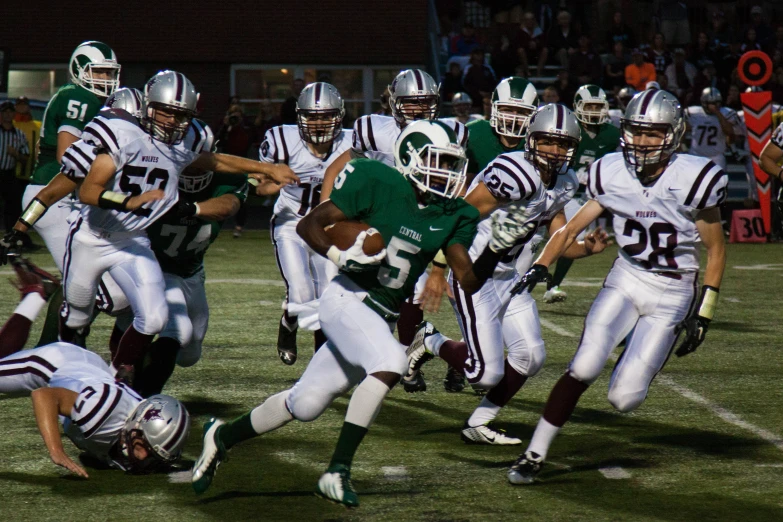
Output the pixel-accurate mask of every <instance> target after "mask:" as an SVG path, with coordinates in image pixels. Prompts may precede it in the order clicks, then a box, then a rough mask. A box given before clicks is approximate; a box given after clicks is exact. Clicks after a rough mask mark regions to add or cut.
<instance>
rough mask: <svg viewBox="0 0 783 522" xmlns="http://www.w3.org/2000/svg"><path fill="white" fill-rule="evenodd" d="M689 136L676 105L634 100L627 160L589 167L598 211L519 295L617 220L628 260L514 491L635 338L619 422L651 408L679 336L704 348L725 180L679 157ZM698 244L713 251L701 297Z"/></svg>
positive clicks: (608, 285)
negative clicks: (588, 232) (587, 235)
mask: <svg viewBox="0 0 783 522" xmlns="http://www.w3.org/2000/svg"><path fill="white" fill-rule="evenodd" d="M684 127H685V124H684V122H683V114H682V108H681V107H680V104H679V102H678V101H677V99H676V98H675V97H674V96H673V95H672V94H670V93H668V92H666V91H661V90H647V91H643V92H641V93H639V94H637V95H636V96H635V97H634V99H633V100H631V102H630V103H629V104H628V108H627V109H626V112H625V117H624V118H623V120H622V138H621V142H620V144H621V146H622V149H623V151H622V153H612V154H608V155H606V156H604V157H603V158H602V159H600V160H598V161H597V162H595V163H594V164H593V165H592V166H591V167H590V172H589V174H588V180H587V181H588V183H587V193H588V197H589V198H590V199H589V201H588V202H587V203H585V205H584V206H583V207H582V208H581V209H580V210H579V211H578V212H577V214H576V215H575V216H574V217H573V219H571V220H570V221H569V222H568V223H567V224H566V226H565V227H564V228H562V229H560V230H559V231H557V232H556V233H555V234H554V235H553V236H552V238H551V239H550V240H549V242H548V243H547V245H546V247H545V248H544V251H543V252H542V253H541V255H540V256H539V257H538V259H537V260H536V264H534V265H533V267H532V268H531V269H530V270H528V272H527V273H526V274H525V275H524V276H523V277H522V279H521V280H520V282H519V284H518V285H517V286H516V287H515V288H514V289H513V290H512V292H524V291H531V290H532V289H533V287H534V286H535V285H536V283H539V282H543V281H546V280H547V279H548V278H549V274H548V272H547V267H548V266H549V265H551V264H552V263H553V262H555V261H556V260H557V259H558V258H559V257H560V256H562V255H563V253H564V252H566V250H567V249H568V248H569V247H570V246H571V245H572V244H573V242H574V241H575V240H576V237H577V236H578V235H579V233H580V232H581V231H582V230H584V229H585V227H587V226H588V225H589V224H590V223H591V222H592V221H593V220H595V219H596V218H597V217H598V216H599V215H601V213H602V212H603V211H604V209H609V210H610V211H611V212H612V214H614V222H613V227H614V230H615V231H617V235H616V238H617V243H618V244H619V245H620V250H619V257H618V258H617V260H616V261H615V263H614V265H613V266H612V269H611V271H610V272H609V275H608V276H607V278H606V281H605V282H604V285H603V288H602V289H601V291H600V292H599V293H598V296H597V297H596V298H595V301H593V304H592V306H591V307H590V311H589V312H588V314H587V318H586V319H585V327H584V332H583V333H582V337H581V340H580V342H579V347H578V348H577V351H576V355H574V358H573V359H572V360H571V363H570V365H569V367H568V370H567V371H566V374H565V375H563V377H561V378H560V380H559V381H557V384H555V387H554V388H553V389H552V392H551V393H550V395H549V399H548V400H547V403H546V406H545V408H544V414H543V416H542V417H541V420H540V421H539V422H538V426H537V427H536V431H535V433H534V434H533V438H532V440H531V441H530V445H529V446H528V448H527V451H525V453H524V454H522V455H521V456H520V457H519V459H517V461H516V462H515V463H514V465H513V466H511V469H510V470H509V472H508V480H509V481H510V482H511V483H512V484H529V483H531V482H533V481H534V480H535V477H536V475H537V474H538V473H539V472H540V471H541V467H542V465H543V462H544V460H545V459H546V456H547V452H548V451H549V446H550V445H551V444H552V442H553V441H554V438H555V436H556V435H557V433H558V431H560V428H562V427H563V425H564V424H565V423H566V421H567V420H568V419H569V418H570V417H571V414H572V413H573V411H574V408H576V404H577V402H578V401H579V398H580V397H581V395H582V393H584V392H585V390H587V388H588V386H590V384H592V383H593V382H595V380H596V379H597V378H598V376H599V375H600V374H601V370H602V369H603V367H604V365H605V364H606V361H607V360H608V359H609V356H610V355H611V354H612V351H613V350H614V349H615V348H616V347H617V345H618V344H619V343H620V341H621V340H622V339H625V338H626V337H627V336H628V334H629V333H631V332H633V333H632V334H631V335H630V338H629V339H628V341H627V344H626V346H625V350H624V351H623V353H622V355H621V356H620V358H619V360H618V361H617V364H616V365H615V367H614V370H613V371H612V377H611V380H610V382H609V402H610V403H611V404H612V406H614V407H615V408H616V409H617V410H619V411H621V412H629V411H632V410H634V409H636V408H638V407H639V406H640V405H641V404H642V402H644V400H645V398H646V397H647V392H648V390H649V387H650V384H651V383H652V380H653V379H654V378H655V376H656V375H657V374H658V372H660V371H661V369H662V368H663V366H664V364H666V361H667V360H668V359H669V356H670V355H671V353H672V350H673V349H674V345H675V342H676V341H677V337H678V336H679V334H680V333H682V332H684V333H685V341H684V342H683V343H682V344H681V345H680V347H679V348H678V349H677V352H676V354H677V356H683V355H686V354H688V353H691V352H692V351H694V350H695V349H696V348H697V347H698V346H699V345H700V344H701V343H702V342H703V341H704V337H705V335H706V333H707V328H708V326H709V324H710V321H711V320H712V317H713V313H714V311H715V306H716V304H717V301H718V288H719V287H720V283H721V279H722V277H723V270H724V268H725V264H726V252H725V246H724V238H723V227H722V226H721V221H720V209H719V208H718V207H719V205H721V204H722V203H723V201H724V200H725V199H726V186H727V183H728V179H727V176H726V174H725V173H724V172H723V170H722V169H721V168H720V167H718V166H717V165H715V164H714V163H713V162H712V161H710V160H709V159H708V158H700V157H697V156H691V155H689V154H676V153H675V151H676V150H677V148H678V147H679V145H680V140H681V139H682V135H683V132H684ZM699 243H703V244H704V247H705V248H706V250H707V268H706V270H705V274H704V286H703V287H702V290H701V295H700V296H699V293H698V283H699V277H698V276H699V254H700V245H699Z"/></svg>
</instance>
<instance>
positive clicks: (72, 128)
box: [31, 83, 103, 185]
mask: <svg viewBox="0 0 783 522" xmlns="http://www.w3.org/2000/svg"><path fill="white" fill-rule="evenodd" d="M101 107H103V102H102V101H101V100H100V99H99V98H98V97H97V96H95V95H94V94H93V93H91V92H90V91H88V90H87V89H85V88H83V87H80V86H78V85H74V84H71V83H69V84H68V85H63V86H62V87H60V90H59V91H57V93H55V95H54V96H53V97H52V99H51V100H49V105H47V106H46V111H45V112H44V115H43V121H42V122H41V137H40V139H39V141H38V161H37V163H36V165H35V170H34V171H33V177H32V179H31V183H32V184H33V185H46V184H47V183H49V182H50V181H51V180H52V178H53V177H55V176H56V175H57V173H58V172H60V164H59V163H58V162H57V134H58V133H59V132H61V131H65V132H68V133H70V134H73V135H74V136H76V137H77V138H78V137H79V136H81V134H82V129H84V126H85V125H87V124H88V123H89V122H90V120H92V119H93V118H94V117H95V115H96V114H98V111H99V110H101Z"/></svg>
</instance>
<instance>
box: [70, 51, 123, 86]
mask: <svg viewBox="0 0 783 522" xmlns="http://www.w3.org/2000/svg"><path fill="white" fill-rule="evenodd" d="M99 71H101V72H105V73H106V74H107V75H108V78H97V77H96V74H97V73H98V72H99ZM68 73H69V76H70V78H71V83H73V84H75V85H79V86H80V87H83V88H85V89H87V90H88V91H90V92H91V93H93V94H95V95H96V96H100V97H102V98H108V97H109V96H111V95H112V94H114V91H116V90H117V89H118V88H119V86H120V64H119V63H117V55H116V54H114V51H113V50H112V49H111V47H109V46H108V45H106V44H105V43H102V42H96V41H89V42H84V43H81V44H79V46H78V47H77V48H76V49H75V50H74V51H73V54H72V55H71V61H70V63H69V65H68Z"/></svg>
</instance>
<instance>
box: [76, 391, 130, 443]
mask: <svg viewBox="0 0 783 522" xmlns="http://www.w3.org/2000/svg"><path fill="white" fill-rule="evenodd" d="M122 393H123V392H122V391H120V389H119V388H118V387H117V386H112V385H109V384H103V385H102V386H100V387H93V386H87V387H85V388H84V389H83V390H82V391H81V392H80V393H79V395H78V396H77V397H76V401H75V402H74V405H73V409H72V410H71V420H72V421H73V422H74V424H76V426H78V428H79V431H81V432H82V434H83V435H84V438H85V439H89V438H90V437H91V436H92V435H93V434H94V433H95V432H96V431H98V430H99V429H100V427H101V426H103V424H104V423H105V422H106V419H108V417H109V415H111V412H112V409H113V408H114V405H115V404H116V403H117V402H119V399H120V397H119V395H120V394H122Z"/></svg>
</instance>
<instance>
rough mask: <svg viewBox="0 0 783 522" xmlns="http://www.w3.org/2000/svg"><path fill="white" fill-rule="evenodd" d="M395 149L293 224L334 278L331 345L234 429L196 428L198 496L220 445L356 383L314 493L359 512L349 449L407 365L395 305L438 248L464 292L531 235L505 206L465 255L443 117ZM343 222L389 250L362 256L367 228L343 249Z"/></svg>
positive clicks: (349, 170) (350, 176)
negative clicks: (200, 443)
mask: <svg viewBox="0 0 783 522" xmlns="http://www.w3.org/2000/svg"><path fill="white" fill-rule="evenodd" d="M395 147H396V148H395V150H396V152H395V164H396V165H397V167H398V169H399V170H397V169H395V168H392V167H389V166H387V165H384V164H383V163H381V162H378V161H373V160H368V159H357V160H353V161H351V162H350V163H348V164H347V165H346V167H345V169H344V170H343V171H342V172H341V173H340V175H339V176H337V178H336V180H335V183H334V190H333V191H332V193H331V197H330V199H329V200H328V201H326V202H324V203H322V204H321V205H319V206H318V207H316V208H315V209H314V210H313V211H312V212H311V213H310V214H308V215H307V216H305V217H304V218H303V219H302V221H300V223H299V225H298V227H297V231H298V233H299V234H300V235H301V236H302V238H303V239H304V240H305V241H306V242H307V244H308V245H309V246H310V247H311V248H312V249H313V250H315V251H316V252H318V253H319V254H321V255H323V256H325V257H328V258H329V259H331V260H332V261H333V262H334V263H335V264H336V265H338V267H340V271H341V272H340V274H339V275H338V276H337V277H335V279H333V280H332V282H331V284H330V285H329V287H328V288H327V289H326V291H325V292H324V295H323V296H322V298H321V305H320V312H319V313H320V321H321V327H322V328H323V330H324V333H325V334H326V337H327V339H328V342H327V343H326V344H325V345H324V346H322V347H321V348H320V349H319V350H318V351H317V352H316V354H315V355H314V356H313V358H312V360H311V361H310V364H309V365H308V366H307V369H306V370H305V372H304V374H303V375H302V377H301V379H300V380H299V382H297V383H296V385H295V386H294V387H293V388H292V389H290V390H285V391H283V392H281V393H278V394H276V395H273V396H272V397H270V398H268V399H267V400H266V402H264V403H263V404H262V405H260V406H259V407H257V408H255V409H254V410H252V411H251V412H249V413H247V414H245V415H243V416H242V417H240V418H238V419H236V420H234V421H232V422H229V423H224V422H223V421H220V420H214V419H213V420H211V421H210V422H208V423H207V424H206V425H205V426H204V448H203V450H202V453H201V456H200V457H199V459H198V461H197V462H196V465H195V466H194V468H193V487H194V489H195V490H196V492H199V493H200V492H203V491H205V490H206V489H207V488H208V487H209V485H210V483H211V481H212V479H213V477H214V475H215V470H216V469H217V466H218V465H219V464H220V463H221V462H222V461H224V460H225V458H226V451H227V450H228V449H230V448H231V447H233V446H234V445H236V444H237V443H239V442H241V441H244V440H247V439H250V438H252V437H256V436H258V435H261V434H263V433H267V432H269V431H272V430H274V429H277V428H279V427H281V426H283V425H285V424H287V423H289V422H290V421H292V420H294V419H296V420H300V421H305V422H307V421H312V420H315V419H316V418H318V417H319V416H320V415H321V414H322V413H323V412H324V411H325V410H326V408H327V407H328V406H329V405H330V404H331V403H332V401H334V399H336V398H337V397H339V396H340V395H341V394H343V393H346V392H347V391H348V390H350V389H351V388H353V387H354V386H355V385H357V384H358V385H359V386H358V387H357V388H356V390H355V391H354V392H353V395H352V396H351V400H350V402H349V405H348V412H347V414H346V416H345V423H344V424H343V428H342V431H341V433H340V438H339V440H338V441H337V448H336V450H335V453H334V455H333V457H332V461H331V463H330V465H329V467H328V469H327V470H326V472H325V473H324V474H323V475H322V476H321V478H320V480H319V481H318V487H317V490H316V492H317V493H318V494H319V495H321V496H323V497H325V498H327V499H330V500H333V501H335V502H339V503H342V504H345V505H346V506H357V505H358V504H359V499H358V497H357V494H356V491H355V490H354V489H353V486H352V484H351V463H352V461H353V457H354V454H355V453H356V450H357V449H358V447H359V444H360V443H361V441H362V439H363V438H364V436H365V434H366V433H367V430H368V428H369V426H370V424H372V422H373V420H374V419H375V416H376V415H377V414H378V412H379V411H380V407H381V403H382V402H383V399H384V398H385V397H386V395H387V394H388V393H389V391H390V390H391V388H392V387H394V385H395V384H396V383H397V382H399V380H400V378H401V376H402V375H403V374H404V373H405V370H406V367H407V361H406V357H405V348H404V347H403V346H402V345H401V344H400V343H399V342H397V340H396V339H395V338H394V336H393V335H392V332H393V330H394V323H395V321H396V320H397V318H398V317H399V310H400V304H401V303H402V302H403V301H404V300H405V299H407V298H409V297H410V296H411V295H412V293H413V290H414V287H415V284H416V281H417V279H418V278H419V276H421V274H422V273H423V272H424V270H425V269H426V268H427V265H428V264H429V263H430V261H432V259H433V258H434V257H435V255H436V254H437V252H438V251H439V250H441V249H443V250H444V251H445V252H446V256H447V258H448V261H449V264H450V265H451V266H452V269H453V270H454V274H455V278H456V279H457V280H459V281H460V285H461V286H462V288H463V289H464V291H465V292H467V293H473V292H476V291H477V290H479V288H481V285H482V284H483V283H484V281H485V280H486V279H487V278H488V277H491V275H492V271H493V270H494V268H495V265H496V264H497V263H498V261H499V260H500V258H501V257H502V256H503V255H504V254H505V253H506V252H507V251H508V250H509V249H510V248H511V247H512V246H513V245H514V243H515V242H516V241H517V240H518V239H519V238H520V237H522V236H524V235H525V234H526V233H528V232H529V230H530V229H531V228H532V227H531V226H530V225H528V224H527V223H526V221H527V218H526V214H525V209H524V208H522V207H510V208H509V209H508V214H507V215H506V216H504V217H500V216H498V218H497V219H495V221H494V223H493V227H492V228H493V230H492V237H491V239H490V241H489V242H488V246H487V248H485V249H484V251H483V252H482V253H481V255H479V256H478V258H477V259H476V260H475V262H474V261H472V260H471V257H470V255H469V254H468V248H469V246H470V244H471V242H472V241H473V237H474V236H475V234H476V225H477V223H478V221H479V213H478V211H477V210H476V209H475V208H474V207H472V206H470V205H469V204H468V203H466V202H465V201H464V200H463V199H460V198H459V197H458V196H459V194H460V193H461V191H462V188H463V185H464V183H465V167H466V165H465V163H466V158H465V152H464V149H463V148H462V147H461V146H460V145H459V144H458V142H457V138H456V135H455V134H454V132H453V131H452V130H451V129H450V128H449V127H447V126H446V125H444V124H442V123H440V122H429V121H418V122H413V123H411V124H409V125H408V126H407V127H406V128H405V130H404V131H403V132H402V134H400V137H399V138H398V140H397V143H396V146H395ZM400 172H402V174H401V173H400ZM345 220H358V221H361V222H363V223H366V224H368V225H370V226H372V227H374V228H376V229H377V230H378V231H379V232H380V234H381V235H382V237H383V239H384V242H385V244H386V248H385V250H383V251H381V252H380V253H378V254H376V255H367V254H365V253H364V251H363V243H364V239H365V237H366V235H367V234H366V232H362V233H360V234H359V235H358V236H357V237H356V242H355V244H354V245H353V246H352V247H350V248H349V249H347V250H345V251H341V250H339V249H338V248H337V247H336V246H334V245H333V244H332V242H331V240H330V238H329V236H328V235H327V234H326V232H325V231H324V227H327V226H329V225H332V224H334V223H339V222H340V221H345Z"/></svg>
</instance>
